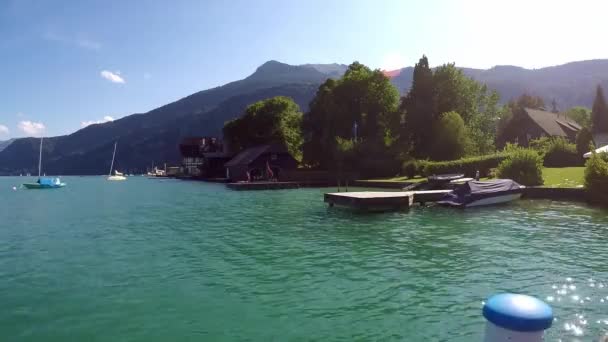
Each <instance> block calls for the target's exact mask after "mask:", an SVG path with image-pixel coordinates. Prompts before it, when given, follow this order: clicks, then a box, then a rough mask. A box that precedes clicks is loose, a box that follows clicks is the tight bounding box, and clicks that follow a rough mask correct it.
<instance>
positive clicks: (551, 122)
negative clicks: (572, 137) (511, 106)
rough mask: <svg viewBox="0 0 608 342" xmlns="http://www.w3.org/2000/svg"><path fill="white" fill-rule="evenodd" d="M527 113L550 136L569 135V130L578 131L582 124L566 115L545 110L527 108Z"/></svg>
mask: <svg viewBox="0 0 608 342" xmlns="http://www.w3.org/2000/svg"><path fill="white" fill-rule="evenodd" d="M524 110H525V112H526V114H528V116H529V117H530V119H532V120H533V121H534V122H535V123H536V124H537V125H538V126H539V127H540V128H541V129H542V130H543V131H545V133H547V134H548V135H550V136H559V137H567V136H568V132H577V131H579V130H580V129H581V126H580V125H579V124H577V123H576V122H574V121H572V120H571V119H569V118H567V117H566V116H565V115H563V116H562V115H558V114H555V113H552V112H547V111H544V110H538V109H531V108H525V109H524Z"/></svg>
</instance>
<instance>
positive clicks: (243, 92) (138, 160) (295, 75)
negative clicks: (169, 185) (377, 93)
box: [0, 60, 608, 175]
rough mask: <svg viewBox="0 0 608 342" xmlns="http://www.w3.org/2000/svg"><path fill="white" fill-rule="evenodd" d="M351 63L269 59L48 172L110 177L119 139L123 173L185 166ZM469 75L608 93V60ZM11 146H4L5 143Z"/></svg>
mask: <svg viewBox="0 0 608 342" xmlns="http://www.w3.org/2000/svg"><path fill="white" fill-rule="evenodd" d="M346 68H347V66H346V65H343V64H304V65H288V64H284V63H280V62H277V61H269V62H266V63H264V64H262V65H261V66H260V67H258V68H257V69H256V70H255V72H253V73H252V74H251V75H250V76H248V77H246V78H244V79H242V80H239V81H235V82H231V83H228V84H225V85H223V86H220V87H216V88H212V89H208V90H203V91H200V92H197V93H194V94H192V95H189V96H187V97H184V98H182V99H180V100H178V101H175V102H172V103H169V104H167V105H165V106H162V107H159V108H156V109H154V110H151V111H149V112H147V113H138V114H133V115H129V116H126V117H124V118H122V119H119V120H115V121H113V122H107V123H103V124H96V125H91V126H88V127H85V128H83V129H81V130H79V131H77V132H75V133H73V134H70V135H65V136H59V137H52V138H48V139H45V143H44V149H43V159H44V171H45V172H46V173H47V174H105V173H107V172H108V170H109V168H110V160H111V156H112V148H113V145H114V142H115V141H118V152H117V156H116V164H117V167H118V169H119V170H123V171H126V172H141V171H144V170H145V169H146V167H150V166H151V165H152V163H156V164H157V165H160V164H161V163H163V162H168V163H177V162H179V151H178V147H177V146H178V144H179V141H180V140H181V139H182V138H184V137H187V136H201V135H207V136H221V129H222V127H223V125H224V122H226V121H228V120H231V119H233V118H236V117H238V116H240V115H241V114H242V113H243V111H244V109H245V108H246V107H247V106H248V105H249V104H251V103H253V102H255V101H258V100H262V99H265V98H269V97H273V96H278V95H283V96H289V97H291V98H293V99H294V100H295V101H296V103H298V105H300V107H301V108H302V110H303V111H306V110H307V109H308V104H309V103H310V101H311V100H312V98H313V97H314V95H315V93H316V90H317V88H318V86H319V85H320V84H321V83H323V82H324V81H325V80H326V79H327V78H337V77H340V76H341V75H342V74H343V73H344V71H345V70H346ZM413 71H414V68H412V67H407V68H403V69H400V70H394V71H387V72H385V74H387V75H388V76H389V77H391V81H392V82H393V84H394V85H395V86H397V88H399V90H400V91H401V93H402V94H403V93H405V92H407V90H408V89H409V87H410V86H411V83H412V76H413ZM463 71H464V73H465V74H466V75H468V76H470V77H472V78H474V79H476V80H478V81H479V82H482V83H485V84H487V85H488V87H489V88H490V89H495V90H497V91H498V92H499V93H500V95H501V101H503V102H506V101H508V100H509V99H511V98H515V97H517V96H519V95H520V94H522V93H524V92H528V93H530V94H534V95H538V96H542V97H543V98H544V99H545V102H546V103H547V104H549V103H551V101H552V100H553V99H555V101H556V102H557V105H558V107H559V109H567V108H569V107H572V106H575V105H583V106H587V107H591V104H592V103H593V97H594V93H595V87H596V86H597V85H598V84H602V85H603V86H604V89H606V90H608V60H592V61H582V62H573V63H568V64H564V65H560V66H555V67H549V68H542V69H534V70H530V69H524V68H520V67H515V66H496V67H493V68H491V69H487V70H483V69H472V68H463ZM2 144H5V143H0V146H2ZM38 146H39V145H38V139H35V138H22V139H16V140H14V141H12V142H11V143H10V144H9V145H8V146H5V147H4V149H3V150H2V149H1V148H0V175H2V174H19V173H27V172H31V173H34V172H35V169H36V166H37V163H38Z"/></svg>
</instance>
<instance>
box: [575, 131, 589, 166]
mask: <svg viewBox="0 0 608 342" xmlns="http://www.w3.org/2000/svg"><path fill="white" fill-rule="evenodd" d="M591 144H593V135H592V134H591V131H590V130H589V129H588V128H587V127H583V128H582V129H581V130H580V131H578V134H577V135H576V151H577V152H578V154H579V156H580V157H581V158H582V157H583V154H585V153H587V152H589V146H591Z"/></svg>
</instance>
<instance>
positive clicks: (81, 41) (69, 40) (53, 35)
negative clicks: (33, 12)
mask: <svg viewBox="0 0 608 342" xmlns="http://www.w3.org/2000/svg"><path fill="white" fill-rule="evenodd" d="M42 38H44V39H46V40H48V41H52V42H59V43H63V44H66V45H75V46H79V47H81V48H84V49H88V50H99V49H101V43H99V42H96V41H94V40H92V39H89V38H86V37H85V36H83V35H82V34H81V35H79V36H78V37H74V36H66V35H62V34H58V33H57V32H53V31H47V32H45V33H44V34H43V35H42Z"/></svg>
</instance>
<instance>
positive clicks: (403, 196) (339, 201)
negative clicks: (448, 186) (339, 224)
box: [324, 190, 451, 211]
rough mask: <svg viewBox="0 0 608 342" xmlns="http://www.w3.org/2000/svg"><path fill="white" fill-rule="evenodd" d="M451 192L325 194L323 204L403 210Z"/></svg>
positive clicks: (365, 208)
mask: <svg viewBox="0 0 608 342" xmlns="http://www.w3.org/2000/svg"><path fill="white" fill-rule="evenodd" d="M450 191H451V190H429V191H361V192H333V193H326V194H325V196H324V201H325V203H327V204H329V206H330V207H333V206H334V205H337V206H343V207H349V208H353V209H357V210H364V211H389V210H405V209H408V208H410V207H411V206H412V205H413V204H414V203H426V202H435V201H438V200H439V199H440V198H442V197H443V196H444V195H445V194H446V193H449V192H450Z"/></svg>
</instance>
